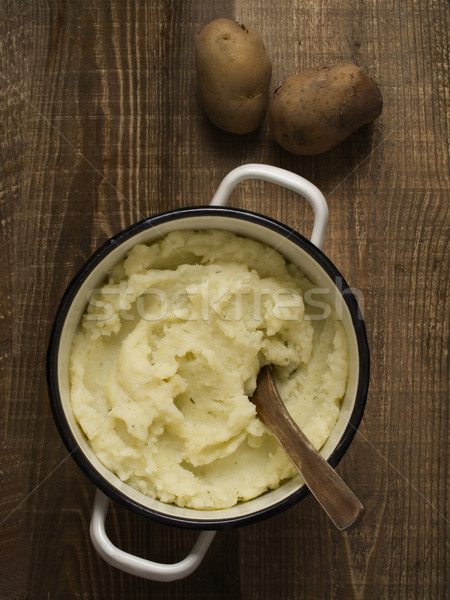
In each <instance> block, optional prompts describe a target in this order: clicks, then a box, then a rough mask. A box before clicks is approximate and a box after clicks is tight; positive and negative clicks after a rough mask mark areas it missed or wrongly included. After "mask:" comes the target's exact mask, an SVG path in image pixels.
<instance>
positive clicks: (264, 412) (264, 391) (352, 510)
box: [250, 367, 364, 531]
mask: <svg viewBox="0 0 450 600" xmlns="http://www.w3.org/2000/svg"><path fill="white" fill-rule="evenodd" d="M250 400H251V401H252V402H253V403H254V405H255V406H256V412H257V414H258V417H259V418H260V419H261V420H262V421H263V423H265V424H266V426H267V427H268V428H269V429H270V431H271V432H272V434H273V435H274V436H275V438H276V440H277V441H278V443H279V444H280V446H281V447H282V448H283V450H284V451H285V452H286V454H287V455H288V456H289V458H290V459H291V461H292V463H293V465H294V467H295V468H296V469H297V471H298V472H299V474H300V475H301V477H302V478H303V480H304V482H305V483H306V485H307V486H308V488H309V489H310V491H311V493H312V494H313V495H314V496H315V498H316V500H317V501H318V502H319V504H320V505H321V506H322V508H323V509H324V510H325V512H326V513H327V515H328V516H329V517H330V519H331V520H332V521H333V523H334V524H335V525H336V527H337V528H338V529H340V530H341V531H343V530H346V529H350V528H351V527H353V526H354V525H356V523H357V522H358V521H359V519H360V518H361V517H362V515H363V513H364V507H363V505H362V504H361V502H360V501H359V500H358V498H357V497H356V496H355V495H354V494H353V492H352V491H351V490H350V489H349V488H348V487H347V485H346V484H345V483H344V482H343V481H342V479H341V478H340V477H339V475H338V474H337V473H336V471H335V470H334V469H333V467H331V465H330V464H329V463H328V462H327V461H326V460H325V459H324V458H323V456H322V455H321V454H319V453H318V452H317V450H316V449H315V448H314V446H313V445H312V444H311V442H310V441H309V440H308V438H307V437H306V436H305V434H304V433H303V432H302V431H301V430H300V428H299V427H298V426H297V424H296V423H295V421H294V420H293V419H292V417H291V415H290V414H289V412H288V411H287V409H286V407H285V405H284V402H283V401H282V400H281V398H280V394H279V393H278V390H277V388H276V386H275V383H274V381H273V379H272V375H271V374H270V370H269V368H268V367H263V368H262V369H261V371H260V372H259V375H258V380H257V386H256V390H255V393H254V394H253V396H252V397H251V398H250Z"/></svg>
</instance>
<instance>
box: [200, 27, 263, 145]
mask: <svg viewBox="0 0 450 600" xmlns="http://www.w3.org/2000/svg"><path fill="white" fill-rule="evenodd" d="M195 62H196V67H197V86H198V94H199V97H200V102H201V104H202V106H203V108H204V110H205V112H206V114H207V115H208V117H209V118H210V120H211V121H212V122H213V123H214V124H215V125H217V127H219V128H220V129H224V130H225V131H230V132H232V133H238V134H244V133H249V132H251V131H253V130H254V129H256V128H257V127H258V126H259V125H260V124H261V122H262V120H263V119H264V116H265V113H266V110H267V106H268V104H269V87H270V79H271V75H272V64H271V61H270V58H269V56H268V54H267V52H266V49H265V47H264V43H263V41H262V39H261V37H260V35H259V34H258V33H257V32H256V31H255V30H254V29H252V28H251V27H245V26H244V25H239V24H238V23H235V22H234V21H231V20H229V19H216V20H215V21H212V22H211V23H209V24H208V25H206V27H204V29H202V31H201V32H200V34H199V36H198V38H197V40H196V45H195Z"/></svg>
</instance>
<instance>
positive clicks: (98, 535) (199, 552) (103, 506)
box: [90, 490, 216, 581]
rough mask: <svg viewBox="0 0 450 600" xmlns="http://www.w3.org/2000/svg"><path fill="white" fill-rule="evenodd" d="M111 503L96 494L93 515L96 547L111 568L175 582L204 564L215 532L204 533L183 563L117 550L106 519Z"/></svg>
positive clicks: (101, 493)
mask: <svg viewBox="0 0 450 600" xmlns="http://www.w3.org/2000/svg"><path fill="white" fill-rule="evenodd" d="M108 506H109V499H108V498H107V497H106V496H105V495H104V494H103V492H101V491H100V490H97V491H96V493H95V500H94V510H93V512H92V519H91V526H90V534H91V540H92V543H93V545H94V547H95V549H96V550H97V552H98V553H99V554H100V556H101V557H102V558H103V559H104V560H105V561H106V562H107V563H109V564H110V565H112V566H113V567H116V568H117V569H120V570H121V571H125V573H130V575H136V576H137V577H142V578H143V579H151V580H152V581H175V580H176V579H182V578H183V577H187V576H188V575H190V574H191V573H192V572H193V571H195V569H196V568H197V567H198V566H199V565H200V563H201V562H202V559H203V557H204V556H205V554H206V551H207V550H208V548H209V546H210V544H211V542H212V541H213V539H214V536H215V534H216V532H215V531H202V532H200V534H199V536H198V538H197V541H196V542H195V544H194V547H193V548H192V550H191V552H190V553H189V554H188V555H187V556H186V558H184V559H183V560H181V561H180V562H177V563H173V564H162V563H157V562H153V561H151V560H147V559H145V558H140V557H139V556H135V555H134V554H129V553H128V552H124V551H123V550H120V548H117V546H115V545H114V544H113V543H112V542H111V540H110V539H109V537H108V535H107V533H106V530H105V519H106V514H107V512H108Z"/></svg>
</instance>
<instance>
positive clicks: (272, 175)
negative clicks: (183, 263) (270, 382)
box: [211, 164, 328, 249]
mask: <svg viewBox="0 0 450 600" xmlns="http://www.w3.org/2000/svg"><path fill="white" fill-rule="evenodd" d="M245 179H262V180H263V181H269V182H270V183H276V184H278V185H281V186H282V187H285V188H288V189H289V190H292V191H293V192H297V193H298V194H300V195H301V196H303V197H304V198H305V199H306V200H307V201H308V202H309V203H310V204H311V206H312V208H313V211H314V225H313V230H312V234H311V242H312V243H313V244H315V245H316V246H317V247H318V248H320V249H322V247H323V243H324V241H325V230H326V228H327V223H328V205H327V201H326V200H325V197H324V195H323V194H322V192H321V191H320V190H319V189H318V188H317V187H316V186H315V185H314V184H312V183H311V182H310V181H308V180H307V179H304V178H303V177H301V176H300V175H296V174H295V173H291V172H290V171H286V170H285V169H280V168H279V167H273V166H272V165H261V164H248V165H242V166H240V167H237V168H236V169H233V170H232V171H230V172H229V173H228V175H226V176H225V177H224V179H223V180H222V183H221V184H220V185H219V187H218V188H217V191H216V193H215V194H214V196H213V199H212V200H211V206H224V205H225V204H226V203H227V200H228V198H229V197H230V194H231V192H232V191H233V189H234V188H235V187H236V185H237V184H238V183H240V182H241V181H244V180H245Z"/></svg>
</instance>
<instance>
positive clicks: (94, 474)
mask: <svg viewBox="0 0 450 600" xmlns="http://www.w3.org/2000/svg"><path fill="white" fill-rule="evenodd" d="M245 179H261V180H264V181H268V182H271V183H275V184H278V185H281V186H284V187H286V188H289V189H290V190H293V191H294V192H297V193H298V194H300V196H302V197H303V198H304V199H306V200H307V201H308V202H309V203H310V204H311V206H312V208H313V211H314V226H313V231H312V235H311V240H307V239H306V238H304V237H303V236H302V235H301V234H299V233H298V232H296V231H295V230H294V229H292V228H291V227H288V226H286V225H284V224H282V223H280V222H278V221H275V220H274V219H271V218H269V217H266V216H264V215H261V214H258V213H254V212H250V211H246V210H241V209H236V208H230V207H225V204H226V202H227V200H228V198H229V196H230V194H231V192H232V191H233V189H234V187H235V186H236V185H238V184H239V183H240V182H241V181H243V180H245ZM327 220H328V207H327V203H326V201H325V198H324V197H323V195H322V193H321V192H320V191H319V190H318V189H317V188H316V187H315V186H314V185H313V184H312V183H310V182H309V181H307V180H305V179H303V178H302V177H300V176H298V175H295V174H293V173H290V172H288V171H285V170H283V169H279V168H277V167H273V166H269V165H261V164H248V165H243V166H240V167H237V168H236V169H234V170H233V171H231V172H230V173H229V174H228V175H227V176H226V177H225V178H224V180H223V181H222V183H221V184H220V186H219V187H218V189H217V192H216V194H215V195H214V197H213V199H212V201H211V204H210V205H209V206H201V207H192V208H182V209H179V210H173V211H170V212H166V213H163V214H159V215H157V216H154V217H150V218H149V219H145V220H143V221H140V222H139V223H136V224H135V225H132V226H131V227H128V228H127V229H125V230H124V231H122V232H120V233H118V234H117V235H115V236H114V237H112V238H111V239H110V240H109V241H107V242H106V243H105V244H104V245H103V246H102V247H101V248H100V249H99V250H97V252H95V253H94V255H93V256H92V257H91V258H90V259H89V260H88V261H87V263H86V264H85V265H84V266H83V267H82V269H81V270H80V271H79V273H78V274H77V275H76V276H75V277H74V279H73V280H72V282H71V283H70V285H69V287H68V288H67V290H66V292H65V294H64V296H63V298H62V300H61V303H60V305H59V308H58V310H57V314H56V317H55V320H54V324H53V329H52V333H51V337H50V342H49V347H48V354H47V384H48V391H49V399H50V404H51V408H52V412H53V415H54V418H55V422H56V425H57V427H58V430H59V433H60V435H61V438H62V440H63V441H64V443H65V445H66V447H67V449H68V451H69V452H70V454H71V456H72V457H73V459H74V460H75V461H76V462H77V464H78V465H79V466H80V467H81V469H82V470H83V471H84V472H85V473H86V474H87V475H88V477H90V479H91V480H92V481H93V483H94V484H95V485H96V487H97V492H96V496H95V501H94V509H93V514H92V520H91V528H90V533H91V539H92V542H93V544H94V546H95V548H96V549H97V551H98V552H99V554H100V555H101V556H102V557H103V558H104V559H105V560H106V561H107V562H108V563H110V564H111V565H113V566H115V567H117V568H119V569H122V570H123V571H126V572H128V573H131V574H134V575H137V576H140V577H143V578H146V579H152V580H157V581H172V580H176V579H181V578H183V577H186V576H187V575H189V574H190V573H192V572H193V571H194V570H195V569H196V568H197V567H198V565H199V564H200V563H201V560H202V558H203V556H204V555H205V552H206V551H207V549H208V547H209V545H210V543H211V542H212V540H213V537H214V535H215V533H216V531H217V530H220V529H229V528H232V527H237V526H242V525H246V524H249V523H253V522H255V521H258V520H262V519H264V518H267V517H269V516H272V515H274V514H276V513H278V512H280V511H281V510H284V509H286V508H288V507H290V506H292V505H293V504H295V503H296V502H298V501H299V500H301V499H302V498H303V497H304V496H305V495H306V494H307V493H308V490H307V488H306V487H305V486H304V485H303V484H302V482H301V480H300V478H299V477H296V478H294V479H291V480H290V481H288V482H286V483H284V484H283V485H281V486H280V487H279V488H278V489H276V490H272V491H269V492H267V493H265V494H263V495H261V496H259V497H258V498H255V499H253V500H250V501H248V502H244V503H239V504H237V505H236V506H233V507H232V508H228V509H224V510H209V511H198V510H194V509H189V508H180V507H178V506H174V505H169V504H165V503H162V502H160V501H158V500H154V499H151V498H148V497H146V496H144V495H143V494H141V493H140V492H138V491H137V490H135V489H134V488H132V487H130V486H129V485H127V484H125V483H124V482H122V481H121V480H120V479H119V478H118V477H117V476H116V475H115V474H114V473H112V472H110V471H109V470H108V469H106V468H105V467H104V466H103V465H102V463H101V462H100V461H99V460H98V459H97V457H96V456H95V454H94V453H93V452H92V450H91V449H90V447H89V445H88V444H87V441H86V438H85V436H84V434H83V432H82V431H81V429H80V427H79V425H78V423H77V422H76V421H75V419H74V416H73V414H72V411H71V406H70V382H69V356H70V350H71V345H72V340H73V337H74V334H75V331H76V329H77V327H78V325H79V323H80V320H81V317H82V315H83V313H84V311H85V309H86V304H87V298H88V297H89V293H90V292H91V291H92V290H94V289H96V288H97V287H98V286H99V285H100V284H101V283H102V281H103V280H104V278H105V276H106V274H107V273H108V272H109V271H110V270H111V268H112V267H113V266H114V265H115V264H116V263H118V262H119V261H121V260H122V259H123V258H124V257H125V256H126V254H127V253H128V251H129V250H130V249H131V248H132V247H133V246H134V245H135V244H137V243H140V244H142V243H151V242H154V241H155V240H157V239H159V238H161V237H162V236H165V235H167V234H168V233H169V232H170V231H175V230H199V229H223V230H226V231H231V232H233V233H236V234H239V235H243V236H247V237H250V238H254V239H256V240H259V241H261V242H263V243H264V244H267V245H269V246H273V247H274V248H276V249H277V250H278V251H279V252H280V253H281V254H282V255H284V257H285V258H286V259H287V260H288V261H290V262H292V263H294V264H296V265H297V266H298V267H299V268H300V270H301V271H302V272H303V273H305V275H307V277H308V278H309V279H310V280H311V281H312V282H313V283H314V284H315V285H316V286H317V288H320V290H321V292H322V293H323V292H324V291H325V290H327V291H328V294H327V296H328V298H327V299H328V301H329V302H330V303H331V304H332V305H333V306H334V308H335V310H336V313H337V315H338V316H339V318H340V319H342V323H343V325H344V328H345V331H346V333H347V338H348V344H349V352H350V371H349V379H348V384H347V391H346V394H345V397H344V399H343V402H342V408H341V412H340V416H339V418H338V421H337V423H336V426H335V428H334V430H333V432H332V434H331V436H330V438H329V439H328V441H327V442H326V444H325V445H324V447H323V448H322V450H321V452H322V454H323V455H324V456H325V458H326V459H327V460H328V461H329V462H330V464H331V465H332V466H336V465H337V464H338V462H339V461H340V459H341V458H342V456H343V455H344V453H345V451H346V450H347V448H348V446H349V444H350V442H351V441H352V439H353V437H354V435H355V432H356V430H357V428H358V425H359V423H360V421H361V418H362V415H363V411H364V406H365V402H366V395H367V390H368V383H369V349H368V344H367V339H366V332H365V326H364V322H363V318H362V316H361V313H360V311H359V309H358V305H357V302H356V299H355V297H354V295H353V293H352V292H351V290H350V289H349V287H348V286H347V284H346V283H345V281H344V279H343V277H342V276H341V274H340V273H339V271H338V270H337V269H336V267H335V266H334V265H333V264H332V262H331V261H330V260H329V259H328V258H327V257H326V256H325V255H324V254H323V253H322V251H321V247H322V245H323V242H324V238H325V230H326V226H327ZM110 499H112V500H114V501H116V502H118V503H120V504H122V505H124V506H126V507H127V508H129V509H131V510H133V511H135V512H137V513H139V514H141V515H143V516H146V517H149V518H152V519H154V520H156V521H158V522H160V523H165V524H168V525H172V526H177V527H185V528H193V529H198V530H200V533H199V537H198V540H197V542H196V544H195V545H194V548H193V549H192V551H191V552H190V554H189V555H188V556H187V557H186V558H185V559H184V560H182V561H181V562H179V563H175V564H159V563H156V562H153V561H150V560H147V559H144V558H141V557H138V556H134V555H131V554H129V553H126V552H124V551H123V550H121V549H119V548H117V547H116V546H114V545H113V544H112V542H111V541H110V539H109V538H108V536H107V534H106V531H105V519H106V513H107V510H108V505H109V500H110Z"/></svg>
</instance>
